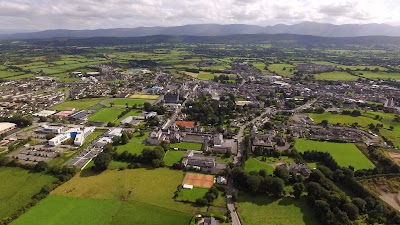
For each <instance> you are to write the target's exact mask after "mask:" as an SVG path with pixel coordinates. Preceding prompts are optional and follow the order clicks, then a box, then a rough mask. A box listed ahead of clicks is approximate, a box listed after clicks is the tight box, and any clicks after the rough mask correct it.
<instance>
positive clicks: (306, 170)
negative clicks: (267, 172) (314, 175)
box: [280, 162, 311, 177]
mask: <svg viewBox="0 0 400 225" xmlns="http://www.w3.org/2000/svg"><path fill="white" fill-rule="evenodd" d="M280 166H281V167H283V168H285V169H287V170H289V171H290V172H294V173H300V174H301V175H303V176H305V177H308V176H309V175H310V174H311V168H310V167H309V166H308V165H307V164H303V163H295V162H292V163H290V164H287V163H285V164H282V165H280Z"/></svg>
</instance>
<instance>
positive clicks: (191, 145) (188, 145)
mask: <svg viewBox="0 0 400 225" xmlns="http://www.w3.org/2000/svg"><path fill="white" fill-rule="evenodd" d="M202 146H203V145H202V144H200V143H191V142H180V143H174V144H171V145H170V147H171V148H179V149H186V150H201V147H202Z"/></svg>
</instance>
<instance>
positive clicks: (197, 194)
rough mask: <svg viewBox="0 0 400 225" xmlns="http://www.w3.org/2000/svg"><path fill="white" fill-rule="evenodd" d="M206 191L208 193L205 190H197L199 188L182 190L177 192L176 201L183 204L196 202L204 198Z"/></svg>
mask: <svg viewBox="0 0 400 225" xmlns="http://www.w3.org/2000/svg"><path fill="white" fill-rule="evenodd" d="M207 191H208V189H207V188H199V187H194V188H193V189H192V190H190V189H183V188H182V189H181V190H180V191H179V194H178V197H177V198H176V200H178V201H183V202H196V200H197V199H198V198H202V197H204V195H205V194H206V193H207Z"/></svg>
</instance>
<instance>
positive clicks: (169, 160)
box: [164, 150, 185, 166]
mask: <svg viewBox="0 0 400 225" xmlns="http://www.w3.org/2000/svg"><path fill="white" fill-rule="evenodd" d="M184 155H185V152H184V151H171V150H170V151H168V152H167V153H166V154H165V156H164V162H165V165H167V166H172V165H174V163H178V162H180V161H181V159H182V157H183V156H184Z"/></svg>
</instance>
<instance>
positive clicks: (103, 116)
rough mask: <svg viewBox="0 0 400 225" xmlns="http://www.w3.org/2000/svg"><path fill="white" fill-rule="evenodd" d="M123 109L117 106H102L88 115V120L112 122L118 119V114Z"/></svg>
mask: <svg viewBox="0 0 400 225" xmlns="http://www.w3.org/2000/svg"><path fill="white" fill-rule="evenodd" d="M123 111H125V109H119V108H104V109H100V110H99V111H97V112H95V113H94V114H92V115H91V116H90V117H89V121H92V122H103V123H107V122H114V121H115V120H117V119H118V116H119V115H120V114H121V113H122V112H123Z"/></svg>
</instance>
